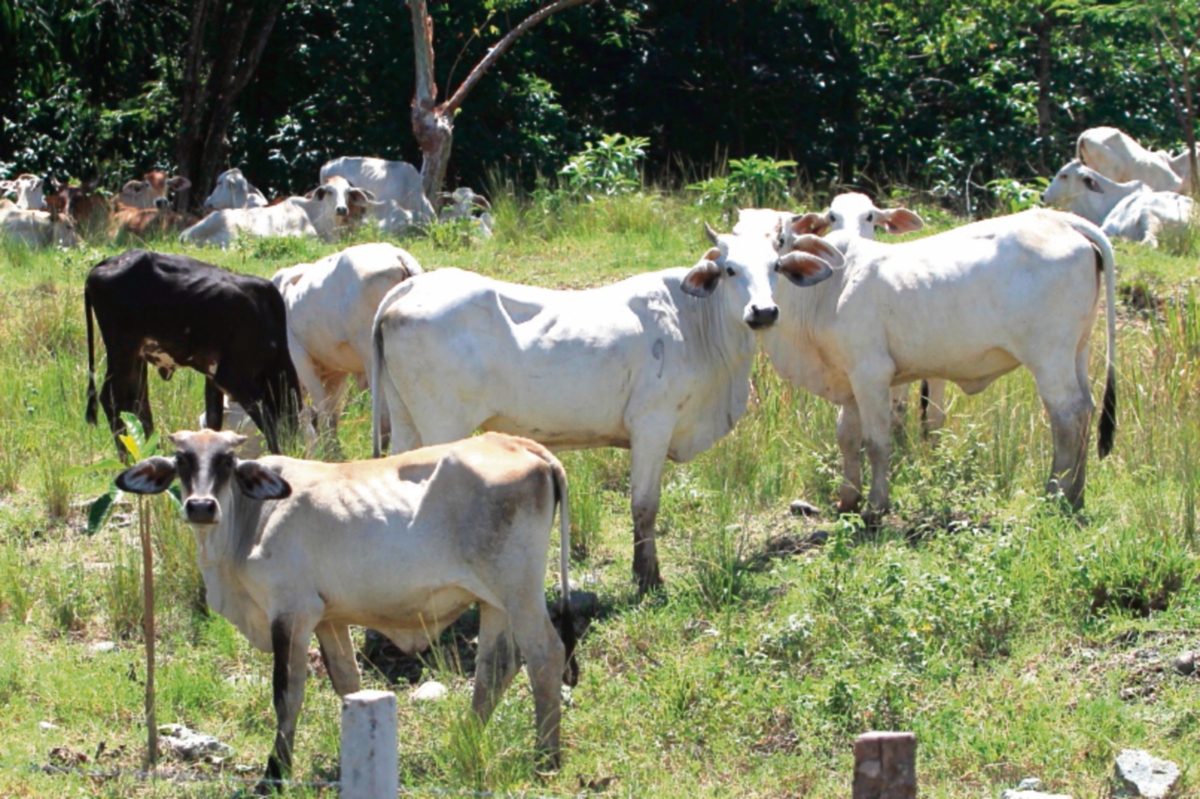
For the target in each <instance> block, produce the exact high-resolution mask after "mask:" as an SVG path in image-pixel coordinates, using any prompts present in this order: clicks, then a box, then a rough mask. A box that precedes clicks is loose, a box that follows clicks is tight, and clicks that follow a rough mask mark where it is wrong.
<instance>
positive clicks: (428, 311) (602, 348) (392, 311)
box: [371, 228, 842, 591]
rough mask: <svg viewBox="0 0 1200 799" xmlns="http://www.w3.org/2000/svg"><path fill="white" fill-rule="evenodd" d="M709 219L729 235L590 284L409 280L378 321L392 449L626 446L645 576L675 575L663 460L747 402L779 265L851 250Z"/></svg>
mask: <svg viewBox="0 0 1200 799" xmlns="http://www.w3.org/2000/svg"><path fill="white" fill-rule="evenodd" d="M708 233H709V235H710V237H711V239H712V241H713V243H714V246H713V247H712V249H710V250H709V251H708V252H707V253H706V255H705V256H704V258H703V259H701V260H700V262H699V263H698V264H697V265H696V266H695V267H693V268H691V269H687V268H684V267H679V268H675V269H666V270H663V271H660V272H651V273H648V274H642V275H637V276H635V277H631V278H629V279H627V280H623V281H621V282H619V283H615V284H613V285H609V286H605V287H602V288H595V289H588V290H584V291H556V290H551V289H544V288H537V287H533V286H522V285H516V284H512V283H503V282H501V281H498V280H493V279H491V278H488V277H484V276H482V275H477V274H474V273H472V272H464V271H462V270H459V269H439V270H437V271H434V272H428V273H426V274H423V275H418V276H416V277H414V278H411V279H409V280H406V281H404V282H403V283H401V284H400V285H399V286H397V287H396V288H394V289H392V291H391V292H389V293H388V295H387V296H386V297H385V298H384V299H383V301H382V302H381V303H380V304H379V310H378V312H377V313H376V315H375V321H374V324H373V333H372V336H373V344H374V355H373V365H372V375H371V388H372V399H373V401H374V409H373V414H372V416H373V419H374V423H375V447H376V452H377V453H378V452H379V451H380V448H381V440H380V439H381V431H382V427H383V422H384V419H383V415H384V404H385V403H386V409H387V411H388V413H390V418H391V427H392V429H391V434H392V440H391V451H392V452H403V451H405V450H407V449H411V448H415V447H419V446H428V445H430V444H437V443H443V442H446V441H453V440H455V439H458V438H462V437H463V436H467V435H470V434H471V431H473V430H475V429H476V428H482V429H484V430H497V431H500V432H505V433H511V434H514V435H522V436H527V437H529V438H533V439H534V440H537V441H540V442H541V443H543V444H545V445H546V446H548V447H550V448H552V449H579V448H591V447H622V448H627V449H629V450H630V460H631V462H632V468H631V484H632V512H633V526H634V556H633V574H634V578H635V579H636V581H637V582H638V585H639V587H640V588H641V589H642V590H643V591H644V590H648V589H650V588H653V587H654V586H657V585H659V584H661V582H662V579H661V577H660V574H659V565H658V555H657V550H656V548H655V541H654V523H655V519H656V517H657V514H658V506H659V494H660V490H661V475H662V468H663V461H664V460H665V459H667V458H670V459H671V460H673V461H676V462H684V461H689V460H691V459H692V458H694V457H695V456H696V455H699V454H700V453H701V452H704V451H705V450H706V449H708V448H709V447H711V446H712V445H713V444H714V443H716V442H717V441H718V440H719V439H720V438H722V437H723V436H724V435H725V434H726V433H728V432H729V431H730V430H732V429H733V426H734V425H735V424H736V423H737V421H738V420H739V419H740V418H741V417H742V415H743V414H744V413H745V411H746V403H747V401H748V399H749V396H750V367H751V365H752V363H753V360H754V356H755V353H756V352H757V349H758V342H757V338H756V333H757V332H758V331H760V330H763V329H765V328H768V327H769V326H770V325H771V324H773V323H774V322H775V319H776V318H777V317H778V315H779V310H778V308H777V306H776V304H775V299H774V297H773V294H774V293H775V290H776V289H775V287H776V282H777V281H778V279H779V276H780V275H784V276H786V277H787V278H788V279H790V280H791V281H792V282H794V283H797V284H799V285H802V286H808V285H812V284H814V283H817V282H819V281H821V280H824V279H826V278H827V277H829V275H830V274H831V273H832V269H831V267H832V266H835V265H837V264H840V263H841V260H842V259H841V255H840V254H839V253H838V251H837V250H836V249H834V248H833V247H831V246H829V245H828V244H826V243H825V242H824V241H822V240H821V239H819V238H817V237H816V236H809V237H801V238H800V239H799V240H798V241H797V243H796V247H797V248H798V250H797V252H794V253H792V254H790V255H788V256H786V257H784V258H780V257H779V255H778V253H777V252H776V251H775V249H774V247H773V246H772V243H771V242H770V241H766V240H762V241H759V240H755V239H749V238H746V237H738V236H718V235H717V234H716V233H715V232H713V231H712V230H711V228H709V229H708ZM786 290H787V291H791V290H792V287H791V286H788V287H787V289H786Z"/></svg>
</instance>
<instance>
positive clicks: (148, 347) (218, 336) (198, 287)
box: [83, 250, 300, 453]
mask: <svg viewBox="0 0 1200 799" xmlns="http://www.w3.org/2000/svg"><path fill="white" fill-rule="evenodd" d="M83 302H84V312H85V315H86V317H87V339H88V399H87V420H88V422H89V423H90V424H96V405H97V402H99V403H100V404H101V405H103V406H104V413H105V415H106V416H107V417H108V424H109V427H110V428H111V429H112V432H113V437H114V439H115V440H116V442H117V450H118V452H121V453H124V447H123V446H122V444H121V440H120V435H121V434H122V433H123V432H124V430H125V424H124V422H122V421H121V413H122V412H131V413H133V414H135V415H136V416H137V417H138V420H139V421H140V422H141V423H142V428H143V429H144V430H145V431H146V433H147V435H148V434H149V433H150V432H151V431H152V430H153V429H154V419H153V416H152V415H151V412H150V395H149V391H148V388H149V387H148V381H147V374H146V366H147V365H148V364H149V365H152V366H154V367H156V368H157V369H158V372H159V375H160V376H161V377H162V378H163V379H164V380H169V379H170V378H171V376H172V375H173V374H174V372H175V369H177V368H179V367H182V366H188V367H191V368H193V369H195V370H196V371H198V372H200V373H201V374H203V375H204V376H205V378H206V379H205V390H204V399H205V407H206V409H207V411H208V426H209V427H211V428H212V429H214V430H220V429H221V423H222V421H223V416H224V407H223V397H222V393H224V394H228V395H229V396H230V397H231V398H233V399H234V400H235V401H236V402H239V403H241V405H242V406H243V407H244V408H245V409H246V412H247V413H249V414H250V418H252V419H253V420H254V423H255V424H256V425H258V427H259V429H260V430H262V432H263V435H264V436H266V439H267V446H268V447H270V449H271V451H272V452H279V428H280V426H281V425H282V426H283V427H284V428H286V429H288V430H294V429H295V427H296V423H297V413H298V410H299V408H300V386H299V383H298V381H297V379H296V370H295V368H294V367H293V366H292V359H291V358H290V357H289V355H288V347H287V325H286V320H285V314H286V311H285V309H284V306H283V298H282V297H281V296H279V291H278V290H277V289H276V288H275V287H274V286H273V285H271V284H270V283H269V282H268V281H266V280H263V279H262V278H260V277H253V276H250V275H238V274H234V273H233V272H227V271H226V270H224V269H221V268H220V267H216V266H212V265H211V264H206V263H202V262H200V261H197V260H195V259H193V258H187V257H185V256H182V255H167V254H163V253H155V252H146V251H144V250H129V251H128V252H124V253H122V254H120V255H117V256H114V257H112V258H108V259H106V260H104V261H101V262H100V263H98V264H96V265H95V266H93V267H92V270H91V272H89V273H88V276H87V281H86V282H85V284H84V290H83ZM93 310H94V311H95V317H96V322H97V323H98V324H99V325H100V336H101V337H102V338H103V339H104V348H105V349H106V350H107V351H108V367H107V369H106V371H105V375H104V383H103V385H101V387H100V393H99V396H97V394H96V361H95V357H94V354H93V352H94V337H93V333H92V314H93Z"/></svg>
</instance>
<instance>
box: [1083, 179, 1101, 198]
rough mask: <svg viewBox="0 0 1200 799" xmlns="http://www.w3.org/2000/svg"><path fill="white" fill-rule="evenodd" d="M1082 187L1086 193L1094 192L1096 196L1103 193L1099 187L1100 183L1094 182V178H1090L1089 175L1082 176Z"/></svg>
mask: <svg viewBox="0 0 1200 799" xmlns="http://www.w3.org/2000/svg"><path fill="white" fill-rule="evenodd" d="M1083 186H1084V188H1085V189H1087V190H1088V191H1094V192H1096V193H1097V194H1103V193H1104V187H1103V186H1101V185H1100V182H1099V181H1098V180H1096V179H1095V178H1094V177H1092V176H1091V175H1084V176H1083Z"/></svg>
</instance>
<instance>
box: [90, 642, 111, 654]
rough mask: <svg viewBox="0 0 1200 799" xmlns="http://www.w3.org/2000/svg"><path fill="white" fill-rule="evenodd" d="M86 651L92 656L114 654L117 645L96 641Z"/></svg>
mask: <svg viewBox="0 0 1200 799" xmlns="http://www.w3.org/2000/svg"><path fill="white" fill-rule="evenodd" d="M88 651H89V652H91V653H92V654H93V655H103V654H106V653H108V652H116V651H117V645H116V644H115V643H113V642H112V641H97V642H96V643H94V644H92V645H91V646H89V647H88Z"/></svg>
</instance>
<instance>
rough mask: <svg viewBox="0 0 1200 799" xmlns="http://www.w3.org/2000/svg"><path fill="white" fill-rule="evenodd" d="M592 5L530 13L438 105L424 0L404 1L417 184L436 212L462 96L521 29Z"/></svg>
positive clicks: (567, 1)
mask: <svg viewBox="0 0 1200 799" xmlns="http://www.w3.org/2000/svg"><path fill="white" fill-rule="evenodd" d="M595 1H596V0H556V1H555V2H553V3H550V4H549V5H547V6H544V7H542V8H541V9H539V10H538V11H536V12H534V13H533V14H530V15H529V16H528V17H526V18H525V19H524V20H522V21H521V24H519V25H517V26H516V27H515V28H513V29H512V30H511V31H509V32H508V33H506V34H505V35H504V37H503V38H501V39H500V41H498V42H496V44H495V45H493V46H492V48H491V49H489V50H488V52H487V55H485V56H484V57H483V58H482V59H481V60H480V62H479V63H478V64H476V65H475V67H474V68H473V69H472V70H471V72H470V74H468V75H467V77H466V78H465V79H463V82H462V83H461V84H460V85H459V87H458V88H457V89H456V90H455V91H454V93H453V94H452V95H451V96H450V99H448V100H446V101H445V102H443V103H440V104H439V103H438V101H437V97H438V88H437V82H436V81H435V80H434V76H433V20H432V19H431V18H430V16H429V7H428V5H427V4H426V0H407V2H408V10H409V12H410V13H411V15H412V23H413V53H414V60H415V61H416V78H417V85H416V89H415V90H414V92H413V101H412V126H413V136H414V137H415V138H416V140H417V144H418V145H419V146H420V147H421V186H422V189H423V190H424V191H425V196H426V197H428V198H429V201H430V202H431V203H433V204H434V207H435V208H436V207H437V197H438V195H439V194H441V192H442V184H443V183H444V182H445V180H446V167H447V166H448V165H449V164H450V150H451V146H452V145H453V143H454V115H455V112H457V111H458V109H459V108H461V107H462V104H463V101H464V100H466V99H467V95H468V94H470V92H471V90H472V89H474V88H475V85H476V84H478V83H479V81H480V80H481V79H482V78H483V76H484V74H485V73H486V72H487V71H488V70H489V69H491V68H492V65H493V64H495V63H496V61H498V60H499V59H500V56H502V55H504V52H505V51H506V50H508V48H509V47H511V46H512V43H513V42H515V41H516V40H517V38H518V37H520V36H521V34H523V33H525V31H527V30H529V29H530V28H532V27H533V26H534V25H537V24H538V23H539V22H541V21H542V20H544V19H546V18H547V17H549V16H551V15H553V14H556V13H558V12H559V11H562V10H563V9H565V8H571V7H572V6H578V5H584V4H587V3H594V2H595Z"/></svg>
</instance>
